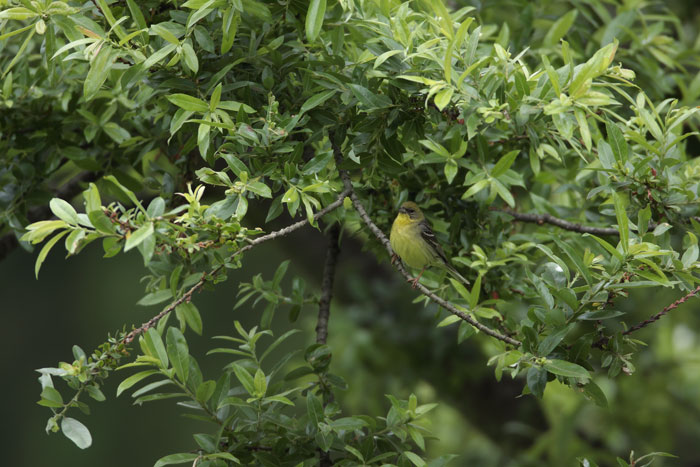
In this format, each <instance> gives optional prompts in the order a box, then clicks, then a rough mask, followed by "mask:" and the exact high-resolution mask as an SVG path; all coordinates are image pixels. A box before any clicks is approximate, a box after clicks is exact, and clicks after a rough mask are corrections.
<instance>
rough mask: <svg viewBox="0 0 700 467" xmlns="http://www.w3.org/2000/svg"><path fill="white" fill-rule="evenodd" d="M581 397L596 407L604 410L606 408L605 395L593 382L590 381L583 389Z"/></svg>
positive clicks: (606, 400) (606, 399)
mask: <svg viewBox="0 0 700 467" xmlns="http://www.w3.org/2000/svg"><path fill="white" fill-rule="evenodd" d="M583 395H584V397H586V399H588V400H590V401H592V402H593V403H594V404H595V405H597V406H598V407H603V408H606V407H607V406H608V398H607V397H605V393H604V392H603V391H602V390H601V389H600V387H599V386H598V385H597V384H595V383H594V382H593V381H590V382H589V383H588V384H586V385H585V386H584V387H583Z"/></svg>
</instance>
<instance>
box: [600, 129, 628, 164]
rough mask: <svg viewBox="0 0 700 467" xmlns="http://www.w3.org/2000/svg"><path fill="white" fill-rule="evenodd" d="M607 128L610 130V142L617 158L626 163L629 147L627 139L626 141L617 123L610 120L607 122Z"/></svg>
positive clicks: (621, 162)
mask: <svg viewBox="0 0 700 467" xmlns="http://www.w3.org/2000/svg"><path fill="white" fill-rule="evenodd" d="M605 128H606V129H607V132H608V142H609V143H610V147H611V148H612V152H613V155H614V156H615V159H616V160H617V161H618V163H620V164H625V163H626V162H627V157H628V154H629V148H628V147H627V141H625V137H624V135H623V134H622V131H620V128H619V127H618V126H617V125H615V124H614V123H610V122H607V123H606V124H605Z"/></svg>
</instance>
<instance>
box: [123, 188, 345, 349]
mask: <svg viewBox="0 0 700 467" xmlns="http://www.w3.org/2000/svg"><path fill="white" fill-rule="evenodd" d="M347 195H348V190H344V191H343V192H342V193H341V194H340V195H339V196H338V198H337V199H336V200H335V201H333V202H332V203H331V204H329V205H328V206H326V207H325V208H323V209H321V210H320V211H318V212H317V213H315V214H314V216H313V218H314V220H318V219H320V218H321V217H323V216H325V215H326V214H328V213H329V212H331V211H333V210H335V209H338V208H339V207H340V205H342V204H343V199H345V197H346V196H347ZM308 223H309V220H308V218H304V219H303V220H300V221H299V222H295V223H294V224H291V225H288V226H287V227H284V228H283V229H280V230H276V231H274V232H270V233H269V234H266V235H263V236H261V237H258V238H256V239H254V240H252V241H251V242H250V243H248V244H247V245H246V246H244V247H243V248H241V249H240V250H238V251H236V252H235V253H233V254H232V255H231V256H230V257H229V258H228V259H227V261H226V262H225V263H224V264H227V263H228V262H230V261H231V260H233V258H235V257H236V256H238V255H240V254H243V253H245V252H246V251H248V250H250V249H251V248H253V247H254V246H256V245H260V244H261V243H264V242H267V241H268V240H274V239H276V238H280V237H284V236H285V235H289V234H290V233H292V232H294V231H295V230H298V229H300V228H302V227H304V226H305V225H306V224H308ZM224 264H222V265H220V266H218V267H216V268H215V269H213V270H211V271H209V272H205V273H203V274H202V277H201V279H199V281H197V283H196V284H194V285H193V286H192V287H190V289H189V290H188V291H187V292H185V293H184V294H183V295H182V297H180V298H178V299H177V300H175V301H174V302H172V303H171V304H170V305H168V306H167V307H166V308H165V309H163V311H161V312H160V313H158V314H157V315H155V316H154V317H152V318H151V319H149V320H148V321H146V322H145V323H143V324H142V325H141V326H140V327H138V328H136V329H134V330H133V331H131V332H130V333H129V334H127V335H126V336H124V338H123V339H122V342H123V343H124V344H128V343H130V342H131V341H133V340H134V338H135V337H136V336H138V335H139V334H143V333H144V332H146V331H148V330H149V329H150V328H152V327H153V326H155V325H156V324H158V321H160V320H161V319H162V318H163V317H164V316H165V315H167V314H168V313H170V312H171V311H173V310H174V309H175V308H177V306H178V305H181V304H183V303H185V302H189V301H190V300H191V299H192V294H193V293H195V292H196V291H197V290H199V289H200V288H202V286H203V285H204V284H205V283H206V281H207V278H209V277H213V276H215V275H216V274H217V273H218V272H219V271H221V269H223V267H224Z"/></svg>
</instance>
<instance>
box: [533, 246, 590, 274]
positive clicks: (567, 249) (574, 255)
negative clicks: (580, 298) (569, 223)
mask: <svg viewBox="0 0 700 467" xmlns="http://www.w3.org/2000/svg"><path fill="white" fill-rule="evenodd" d="M552 240H553V241H554V243H556V244H557V246H558V247H559V248H560V249H561V250H562V251H563V252H564V253H565V254H566V256H568V257H569V259H570V260H571V261H572V262H573V263H574V266H576V270H577V271H578V272H579V273H580V274H581V276H583V278H584V279H585V280H586V283H588V284H590V283H591V282H592V281H593V279H592V278H591V273H590V272H589V271H588V268H587V267H586V265H585V264H584V263H583V259H582V258H581V257H580V253H579V252H577V251H576V250H574V249H573V248H572V247H571V246H570V245H569V243H567V242H564V241H562V240H561V239H559V238H558V237H552ZM540 249H541V248H540ZM543 251H544V250H543ZM567 271H568V268H567Z"/></svg>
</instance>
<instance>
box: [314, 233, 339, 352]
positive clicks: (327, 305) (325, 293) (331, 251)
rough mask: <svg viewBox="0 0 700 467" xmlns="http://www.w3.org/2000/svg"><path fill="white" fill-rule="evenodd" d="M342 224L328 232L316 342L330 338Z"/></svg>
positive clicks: (321, 342) (323, 342)
mask: <svg viewBox="0 0 700 467" xmlns="http://www.w3.org/2000/svg"><path fill="white" fill-rule="evenodd" d="M339 237H340V226H339V225H338V224H333V226H332V227H331V229H330V231H329V232H328V250H326V262H325V264H324V265H323V280H322V281H321V299H320V300H319V302H318V320H317V322H316V342H317V343H319V344H325V343H326V340H327V339H328V317H329V316H330V313H331V298H332V297H333V281H334V279H335V265H336V262H337V261H338V254H339V253H340V246H339V245H338V239H339Z"/></svg>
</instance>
